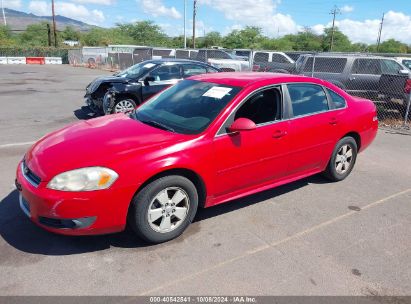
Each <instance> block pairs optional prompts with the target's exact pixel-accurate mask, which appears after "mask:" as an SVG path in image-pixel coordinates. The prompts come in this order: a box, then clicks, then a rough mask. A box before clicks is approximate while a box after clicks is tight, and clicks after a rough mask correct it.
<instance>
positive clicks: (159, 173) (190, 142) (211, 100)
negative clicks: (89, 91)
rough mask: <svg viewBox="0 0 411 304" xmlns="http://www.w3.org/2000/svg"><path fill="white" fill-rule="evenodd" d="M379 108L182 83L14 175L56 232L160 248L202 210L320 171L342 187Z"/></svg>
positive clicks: (298, 80) (311, 82)
mask: <svg viewBox="0 0 411 304" xmlns="http://www.w3.org/2000/svg"><path fill="white" fill-rule="evenodd" d="M377 127H378V121H377V114H376V108H375V106H374V104H373V103H372V102H371V101H369V100H365V99H360V98H355V97H352V96H350V95H348V94H346V93H345V92H344V91H342V90H341V89H339V88H337V87H336V86H334V85H332V84H330V83H328V82H325V81H322V80H319V79H315V78H308V77H303V76H294V75H284V74H278V75H277V74H271V73H218V74H217V73H216V74H204V75H199V76H195V77H192V78H190V79H187V80H184V81H182V82H180V83H178V84H176V85H174V86H172V87H170V88H168V89H166V90H165V91H163V92H162V93H160V94H158V95H157V96H155V97H153V98H152V99H150V100H149V101H148V102H146V103H145V104H143V105H142V106H140V107H139V108H138V109H137V110H136V111H134V112H133V113H132V114H131V115H129V116H127V115H125V114H116V115H113V116H106V117H101V118H97V119H92V120H88V121H83V122H79V123H76V124H73V125H70V126H67V127H65V128H63V129H61V130H59V131H56V132H53V133H51V134H49V135H47V136H45V137H43V138H42V139H41V140H39V141H38V142H37V143H36V144H35V145H34V146H33V147H32V148H31V149H30V150H29V151H28V152H27V153H26V155H25V156H24V159H23V160H22V161H21V163H20V164H19V165H18V168H17V178H16V186H17V188H18V189H19V190H20V205H21V208H22V209H23V211H24V212H25V213H26V214H27V216H29V217H30V218H31V220H32V221H33V222H34V223H36V224H38V225H39V226H41V227H43V228H44V229H47V230H49V231H52V232H57V233H62V234H69V235H84V234H104V233H112V232H117V231H122V230H123V229H124V228H125V226H126V223H127V222H128V223H129V224H130V225H131V227H132V228H133V229H134V230H135V232H136V233H137V234H138V235H139V236H140V237H142V238H143V239H145V240H147V241H150V242H154V243H158V242H164V241H167V240H170V239H173V238H175V237H177V236H178V235H180V234H181V233H182V232H183V231H184V230H185V229H186V228H187V226H188V225H189V224H190V223H191V222H192V220H193V218H194V216H195V214H196V211H197V207H198V206H201V207H210V206H214V205H217V204H221V203H224V202H227V201H230V200H233V199H235V198H239V197H243V196H246V195H249V194H253V193H256V192H258V191H262V190H265V189H269V188H273V187H276V186H279V185H282V184H285V183H289V182H292V181H295V180H297V179H301V178H304V177H306V176H309V175H313V174H316V173H320V172H322V173H323V174H324V175H325V176H326V177H327V178H328V179H330V180H332V181H340V180H343V179H344V178H346V177H347V176H348V175H349V174H350V172H351V171H352V169H353V167H354V164H355V161H356V157H357V153H358V152H361V151H363V150H364V149H365V148H367V147H368V145H369V144H370V143H371V142H372V141H373V139H374V138H375V136H376V134H377Z"/></svg>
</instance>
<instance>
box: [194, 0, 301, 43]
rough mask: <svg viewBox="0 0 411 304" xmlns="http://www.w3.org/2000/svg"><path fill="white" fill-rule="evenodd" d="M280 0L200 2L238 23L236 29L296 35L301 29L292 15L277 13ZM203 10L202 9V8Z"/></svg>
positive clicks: (208, 0)
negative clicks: (250, 27) (253, 29)
mask: <svg viewBox="0 0 411 304" xmlns="http://www.w3.org/2000/svg"><path fill="white" fill-rule="evenodd" d="M279 3H280V0H241V1H239V0H224V1H221V0H200V1H199V4H200V5H207V6H209V7H211V8H213V9H215V10H218V11H220V12H222V13H223V14H224V16H225V17H226V18H227V19H228V20H232V21H234V22H235V23H236V28H237V29H238V28H239V27H244V26H246V25H252V26H258V27H261V28H262V29H263V31H264V33H265V34H266V35H269V36H276V35H277V34H278V33H279V34H280V35H285V34H290V33H296V32H298V30H299V29H300V28H301V27H299V26H298V25H297V23H296V22H295V21H294V20H293V18H292V17H291V16H290V15H285V14H281V13H277V12H276V10H277V6H278V4H279ZM200 9H201V7H200Z"/></svg>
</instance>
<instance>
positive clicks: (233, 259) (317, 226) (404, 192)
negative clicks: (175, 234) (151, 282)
mask: <svg viewBox="0 0 411 304" xmlns="http://www.w3.org/2000/svg"><path fill="white" fill-rule="evenodd" d="M409 192H411V188H408V189H406V190H404V191H401V192H397V193H394V194H392V195H390V196H387V197H384V198H382V199H380V200H377V201H375V202H372V203H370V204H368V205H365V206H363V207H361V210H367V209H370V208H373V207H375V206H378V205H381V204H383V203H385V202H388V201H389V200H391V199H393V198H396V197H398V196H401V195H404V194H407V193H409ZM354 214H358V211H349V212H347V213H344V214H342V215H340V216H337V217H335V218H332V219H330V220H328V221H325V222H323V223H320V224H318V225H315V226H313V227H311V228H308V229H306V230H303V231H300V232H298V233H295V234H293V235H291V236H289V237H286V238H284V239H282V240H279V241H275V242H272V243H270V244H267V245H262V246H260V247H257V248H254V249H251V250H249V251H246V252H245V253H244V254H242V255H239V256H236V257H233V258H231V259H228V260H226V261H222V262H220V263H217V264H214V265H213V266H211V267H209V268H206V269H203V270H201V271H198V272H196V273H192V274H189V275H187V276H182V277H180V278H178V279H176V280H173V281H171V282H167V283H165V284H163V285H160V286H157V287H154V288H153V289H150V290H146V291H144V292H142V293H141V294H139V295H140V296H144V295H148V294H152V293H154V292H158V291H160V290H161V289H164V288H166V287H169V286H172V285H175V284H177V283H181V282H183V281H187V280H189V279H192V278H194V277H196V276H199V275H202V274H204V273H207V272H210V271H211V270H216V269H217V268H220V267H222V266H224V265H227V264H230V263H233V262H236V261H238V260H240V259H243V258H246V257H249V256H251V255H254V254H256V253H259V252H261V251H264V250H266V249H269V248H273V247H276V246H279V245H281V244H284V243H286V242H289V241H291V240H294V239H297V238H300V237H303V236H305V235H307V234H309V233H311V232H314V231H316V230H318V229H321V228H323V227H327V226H329V225H331V224H333V223H335V222H338V221H340V220H342V219H344V218H346V217H349V216H351V215H354Z"/></svg>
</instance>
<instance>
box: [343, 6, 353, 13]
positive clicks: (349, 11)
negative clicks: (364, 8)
mask: <svg viewBox="0 0 411 304" xmlns="http://www.w3.org/2000/svg"><path fill="white" fill-rule="evenodd" d="M340 10H341V12H342V13H351V12H352V11H353V10H354V7H353V6H350V5H344V6H343V7H342V8H340Z"/></svg>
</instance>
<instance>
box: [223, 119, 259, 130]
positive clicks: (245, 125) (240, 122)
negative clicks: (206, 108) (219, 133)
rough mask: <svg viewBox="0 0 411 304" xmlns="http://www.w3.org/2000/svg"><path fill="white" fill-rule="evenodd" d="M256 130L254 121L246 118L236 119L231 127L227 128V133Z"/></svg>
mask: <svg viewBox="0 0 411 304" xmlns="http://www.w3.org/2000/svg"><path fill="white" fill-rule="evenodd" d="M255 128H256V125H255V123H254V121H252V120H251V119H248V118H243V117H240V118H237V119H236V120H235V121H234V122H233V123H232V125H231V126H229V127H228V131H230V132H233V133H237V132H241V131H251V130H254V129H255Z"/></svg>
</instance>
